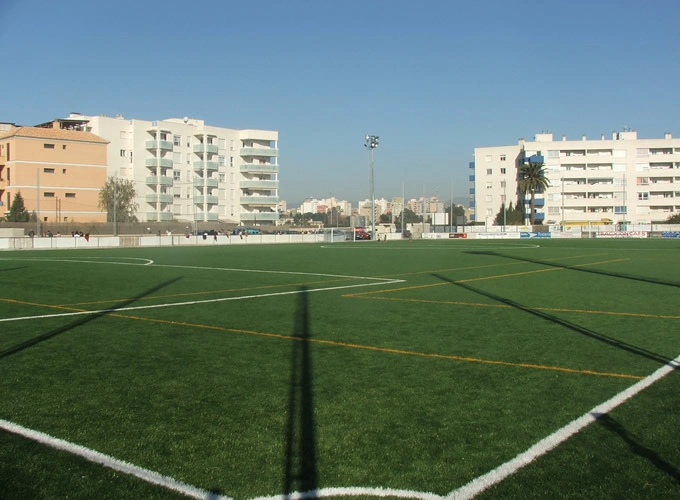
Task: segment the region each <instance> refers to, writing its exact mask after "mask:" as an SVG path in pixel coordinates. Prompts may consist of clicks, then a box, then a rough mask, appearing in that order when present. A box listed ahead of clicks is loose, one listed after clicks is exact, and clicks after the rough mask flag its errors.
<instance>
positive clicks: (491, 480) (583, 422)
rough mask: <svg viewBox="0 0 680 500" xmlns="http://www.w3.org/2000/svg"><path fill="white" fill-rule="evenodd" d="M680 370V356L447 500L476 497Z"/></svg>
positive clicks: (474, 480) (457, 491) (459, 489)
mask: <svg viewBox="0 0 680 500" xmlns="http://www.w3.org/2000/svg"><path fill="white" fill-rule="evenodd" d="M677 369H680V356H678V357H677V358H675V359H673V360H671V361H669V362H668V363H667V364H666V365H664V366H662V367H661V368H659V369H658V370H656V371H655V372H654V373H652V374H651V375H650V376H648V377H647V378H644V379H642V380H640V381H639V382H637V383H636V384H634V385H632V386H630V387H629V388H628V389H625V390H624V391H622V392H620V393H618V394H617V395H615V396H614V397H613V398H611V399H609V400H607V401H605V402H604V403H602V404H600V405H599V406H596V407H595V408H593V409H592V410H590V411H589V412H588V413H586V414H585V415H582V416H581V417H579V418H577V419H576V420H572V421H571V422H570V423H568V424H567V425H565V426H564V427H562V428H561V429H559V430H557V431H555V432H554V433H552V434H551V435H549V436H548V437H546V438H544V439H542V440H541V441H539V442H538V443H536V444H535V445H533V446H532V447H531V448H529V449H528V450H526V451H525V452H524V453H521V454H519V455H517V456H516V457H515V458H513V459H512V460H510V461H509V462H506V463H504V464H502V465H500V466H498V467H496V468H495V469H493V470H492V471H490V472H487V473H486V474H484V475H483V476H479V477H478V478H476V479H473V480H472V481H470V482H469V483H468V484H466V485H465V486H463V487H461V488H458V489H457V490H454V491H452V492H451V493H449V494H448V496H447V497H446V498H447V500H463V499H468V498H473V497H474V496H475V495H478V494H480V493H481V492H482V491H484V490H486V489H487V488H489V487H491V486H493V485H494V484H496V483H499V482H501V481H502V480H504V479H505V478H507V477H508V476H510V475H512V474H514V473H515V472H517V471H518V470H520V469H521V468H522V467H524V466H525V465H529V464H530V463H531V462H533V461H534V460H535V459H537V458H538V457H540V456H542V455H545V454H546V453H548V452H549V451H550V450H552V449H553V448H555V447H556V446H557V445H559V444H562V443H563V442H564V441H566V440H567V439H569V438H570V437H571V436H573V435H574V434H576V433H577V432H579V431H581V430H582V429H583V428H585V427H586V426H588V425H590V424H592V423H593V422H595V421H596V420H597V419H598V418H599V417H600V416H602V415H605V414H607V413H609V412H611V411H612V410H613V409H614V408H616V407H617V406H619V405H621V404H623V403H624V402H626V401H627V400H629V399H630V398H632V397H633V396H635V395H636V394H638V393H639V392H641V391H643V390H644V389H646V388H648V387H649V386H651V385H652V384H653V383H655V382H657V381H658V380H660V379H662V378H663V377H665V376H666V375H668V374H669V373H671V372H673V370H677Z"/></svg>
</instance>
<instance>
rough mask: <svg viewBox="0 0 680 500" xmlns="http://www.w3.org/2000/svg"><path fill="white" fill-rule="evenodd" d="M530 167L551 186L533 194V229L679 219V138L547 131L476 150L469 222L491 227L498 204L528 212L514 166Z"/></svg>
mask: <svg viewBox="0 0 680 500" xmlns="http://www.w3.org/2000/svg"><path fill="white" fill-rule="evenodd" d="M529 161H537V162H543V163H544V166H545V175H546V177H547V179H548V181H549V182H550V185H549V187H548V188H547V189H546V190H545V192H544V193H538V194H537V195H536V202H535V213H534V216H535V222H536V223H544V224H560V225H563V226H570V225H574V226H575V225H588V224H621V223H633V224H651V223H663V222H665V221H666V219H668V217H669V216H671V215H673V214H676V213H678V212H680V139H673V138H672V136H671V134H670V133H666V134H664V137H663V138H660V139H639V138H638V136H637V132H636V131H634V130H628V129H626V130H624V131H622V132H613V133H612V136H611V138H605V136H602V137H600V138H599V139H588V138H587V137H585V136H583V137H581V138H580V139H579V140H567V138H566V137H565V136H563V137H562V138H561V140H555V139H554V138H553V134H552V133H549V132H548V133H541V134H537V135H536V137H535V138H534V140H533V141H524V140H523V139H520V140H519V141H518V144H516V145H513V146H496V147H481V148H475V161H474V162H472V163H470V168H471V169H472V170H473V171H474V174H472V175H470V181H471V184H472V187H471V188H470V218H471V221H474V222H477V223H481V224H487V225H491V224H492V223H493V220H494V219H495V217H496V215H497V214H498V213H500V212H501V208H502V205H503V203H505V204H506V206H507V205H509V203H511V202H512V203H513V205H516V204H517V203H518V202H520V203H521V202H523V201H524V202H525V203H524V205H525V208H526V210H528V209H529V197H528V195H527V196H526V198H525V197H524V195H523V194H522V193H520V192H519V191H518V187H517V167H518V166H520V165H522V164H524V163H527V162H529ZM526 215H527V218H528V217H529V214H528V213H527V214H526Z"/></svg>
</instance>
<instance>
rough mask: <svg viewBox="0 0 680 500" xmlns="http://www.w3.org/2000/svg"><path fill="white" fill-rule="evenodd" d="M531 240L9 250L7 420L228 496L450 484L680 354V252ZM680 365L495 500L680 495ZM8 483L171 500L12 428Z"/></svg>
mask: <svg viewBox="0 0 680 500" xmlns="http://www.w3.org/2000/svg"><path fill="white" fill-rule="evenodd" d="M533 243H534V241H531V242H524V241H519V240H515V241H478V240H477V241H475V240H471V241H458V240H456V241H413V242H408V241H404V242H401V241H399V242H387V243H377V242H362V243H338V244H332V245H316V244H309V245H272V246H264V245H263V246H257V245H248V246H238V247H209V248H158V249H119V250H106V249H101V250H95V251H76V250H71V251H49V252H3V253H1V254H0V319H6V318H17V317H22V318H26V319H23V320H20V321H2V322H0V418H1V419H4V420H7V421H10V422H13V423H15V424H18V425H21V426H24V427H27V428H29V429H34V430H37V431H40V432H43V433H46V434H49V435H51V436H54V437H57V438H60V439H63V440H66V441H69V442H72V443H75V444H78V445H81V446H84V447H87V448H90V449H93V450H96V451H98V452H101V453H104V454H107V455H110V456H112V457H114V458H116V459H119V460H123V461H126V462H129V463H132V464H134V465H136V466H139V467H142V468H145V469H149V470H152V471H156V472H158V473H160V474H163V475H166V476H170V477H172V478H174V479H176V480H178V481H182V482H185V483H187V484H190V485H193V486H196V487H198V488H202V489H204V490H209V491H213V492H219V493H221V494H224V495H226V496H229V497H232V498H237V499H244V498H251V497H256V496H265V495H278V494H284V493H291V492H293V491H305V490H310V489H323V488H330V487H366V488H393V489H400V490H408V491H414V492H430V493H434V494H437V495H446V494H448V493H449V492H451V491H453V490H455V489H457V488H459V487H461V486H463V485H465V484H467V483H468V482H469V481H471V480H473V479H475V478H476V477H478V476H480V475H482V474H484V473H486V472H488V471H490V470H491V469H494V468H495V467H497V466H499V465H501V464H503V463H505V462H507V461H508V460H511V459H512V458H514V457H515V456H517V455H518V454H520V453H522V452H523V451H524V450H526V449H527V448H529V447H530V446H532V445H533V444H534V443H536V442H538V441H539V440H541V439H543V438H545V437H546V436H548V435H550V434H552V433H553V432H555V431H556V430H558V429H560V428H561V427H563V426H565V425H566V424H568V423H569V422H570V421H572V420H573V419H575V418H578V417H580V416H581V415H583V414H585V413H587V412H588V411H589V410H591V409H592V408H594V407H595V406H597V405H599V404H601V403H602V402H604V401H606V400H608V399H610V398H612V397H613V396H615V395H616V394H618V393H619V392H621V391H623V390H625V389H626V388H628V387H630V386H631V385H633V384H634V383H636V382H637V381H638V380H639V379H641V378H644V377H646V376H648V375H650V374H651V373H653V372H654V371H655V370H657V369H658V368H660V367H661V366H663V365H664V364H666V363H668V362H669V361H670V360H671V359H674V358H676V357H677V356H678V355H679V354H680V313H679V312H678V308H677V304H678V299H680V259H678V256H679V255H680V245H678V242H675V241H663V240H624V241H616V240H606V241H602V240H577V241H572V240H565V241H540V242H539V244H540V246H533V245H531V244H533ZM134 259H148V260H152V261H153V263H154V264H153V265H130V264H143V263H145V261H143V260H134ZM124 263H125V264H124ZM255 270H258V271H275V272H267V273H263V272H253V271H255ZM367 278H380V279H379V280H375V279H374V280H369V279H367ZM369 284H370V286H356V285H369ZM321 289H323V290H321ZM253 296H259V297H253ZM243 297H251V298H243ZM223 299H229V300H223ZM190 302H191V303H190ZM152 306H154V307H152ZM159 306H167V307H159ZM133 308H136V309H133ZM79 311H101V312H100V313H98V314H86V315H68V316H67V315H64V314H68V313H72V312H79ZM678 375H679V374H678V372H677V370H676V371H675V372H673V373H671V374H670V375H669V376H667V377H665V378H664V379H662V380H661V381H659V382H658V383H657V384H655V385H654V386H652V387H651V388H649V389H647V390H646V391H643V392H642V393H640V394H638V395H637V396H635V397H634V398H633V399H631V400H629V401H627V402H626V403H624V404H623V405H621V406H619V407H618V408H616V409H615V410H614V411H613V412H611V414H609V415H606V416H604V417H602V418H600V419H599V420H598V421H597V422H596V423H594V424H592V425H590V426H589V427H587V428H586V429H584V430H583V431H582V432H580V433H578V434H576V435H575V436H572V437H571V438H570V439H569V440H567V441H566V442H564V443H562V444H561V445H559V446H558V447H557V448H555V449H554V450H552V451H551V452H549V453H548V454H546V455H544V456H542V457H540V458H539V459H537V460H536V461H534V462H533V463H531V464H530V465H528V466H527V467H525V468H523V469H521V470H520V471H518V472H517V473H516V474H514V475H512V476H510V477H508V478H507V479H505V480H504V481H502V482H501V483H499V484H497V485H495V486H493V487H491V488H490V489H489V490H487V491H486V492H484V493H482V494H481V497H488V498H499V497H514V498H516V497H523V498H546V497H550V498H553V497H557V498H584V497H589V498H622V497H625V498H662V497H672V496H677V495H678V493H680V447H679V445H678V443H679V442H680V440H678V435H677V429H678V428H679V427H680V402H679V401H678V398H677V393H678V390H679V389H680V378H679V377H678ZM0 492H3V495H4V493H5V492H9V493H10V495H9V496H10V497H13V498H23V497H30V498H66V497H68V498H93V497H101V498H175V497H178V495H177V494H176V493H173V492H170V491H168V490H166V489H164V488H162V487H159V486H153V485H150V484H148V483H146V482H144V481H142V480H140V479H137V478H135V477H133V476H128V475H125V474H122V473H120V472H116V471H112V470H110V469H107V468H105V467H103V466H100V465H96V464H92V463H90V462H87V461H86V460H84V459H82V458H80V457H77V456H74V455H71V454H69V453H66V452H63V451H58V450H54V449H52V448H50V447H48V446H45V445H42V444H38V443H35V442H33V441H30V440H28V439H26V438H24V437H21V436H18V435H15V434H12V433H9V432H6V431H0ZM0 496H2V495H0Z"/></svg>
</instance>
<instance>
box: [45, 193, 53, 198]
mask: <svg viewBox="0 0 680 500" xmlns="http://www.w3.org/2000/svg"><path fill="white" fill-rule="evenodd" d="M43 196H44V197H45V198H54V193H50V192H45V193H43Z"/></svg>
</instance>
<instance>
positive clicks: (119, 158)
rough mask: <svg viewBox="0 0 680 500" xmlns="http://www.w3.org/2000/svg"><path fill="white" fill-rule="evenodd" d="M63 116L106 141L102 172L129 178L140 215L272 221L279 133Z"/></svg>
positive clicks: (184, 121) (188, 122) (193, 122)
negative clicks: (132, 183) (105, 171)
mask: <svg viewBox="0 0 680 500" xmlns="http://www.w3.org/2000/svg"><path fill="white" fill-rule="evenodd" d="M65 121H72V122H73V124H72V125H73V126H74V127H79V128H82V129H83V130H87V131H89V132H92V133H94V134H96V135H98V136H100V137H103V138H105V139H107V140H108V141H110V144H109V147H108V174H109V176H115V177H119V178H122V179H127V180H131V181H134V183H135V191H136V194H137V197H136V200H135V202H136V203H137V205H138V209H137V218H138V219H139V220H140V221H172V220H178V221H187V222H189V221H191V222H193V221H222V222H228V223H237V224H246V225H273V224H276V223H277V222H278V220H279V213H278V211H277V205H278V203H279V165H278V156H279V149H278V132H276V131H270V130H239V129H228V128H221V127H213V126H210V125H206V124H205V122H204V121H203V120H197V119H192V118H170V119H166V120H158V121H146V120H136V119H131V120H128V119H125V118H124V117H122V116H120V115H119V116H116V117H115V118H114V117H108V116H103V115H102V116H85V115H81V114H79V113H71V114H70V115H69V117H68V118H67V119H66V120H65Z"/></svg>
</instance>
